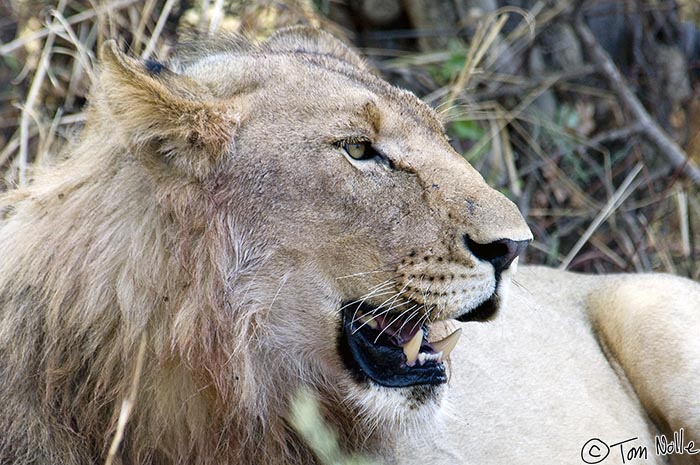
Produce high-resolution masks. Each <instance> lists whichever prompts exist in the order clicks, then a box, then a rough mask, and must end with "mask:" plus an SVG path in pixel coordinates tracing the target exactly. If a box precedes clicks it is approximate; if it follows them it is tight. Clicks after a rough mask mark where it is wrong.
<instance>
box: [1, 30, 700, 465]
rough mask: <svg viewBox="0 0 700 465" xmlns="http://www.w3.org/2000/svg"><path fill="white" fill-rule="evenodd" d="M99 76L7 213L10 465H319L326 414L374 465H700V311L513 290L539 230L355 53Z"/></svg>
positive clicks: (319, 41) (627, 285)
mask: <svg viewBox="0 0 700 465" xmlns="http://www.w3.org/2000/svg"><path fill="white" fill-rule="evenodd" d="M101 61H102V65H101V70H100V73H99V79H97V81H96V83H95V84H94V88H93V89H92V91H91V98H90V102H91V103H90V106H89V109H88V113H87V123H86V125H85V127H84V129H83V130H82V132H81V134H80V135H79V136H78V137H77V139H76V141H75V142H74V143H72V145H71V146H70V147H69V148H68V150H67V152H66V153H67V155H66V157H65V159H64V160H63V161H61V162H59V163H57V165H56V166H54V167H52V168H50V169H47V170H45V171H44V172H42V173H37V174H36V177H35V181H34V182H33V183H32V184H30V185H28V186H25V187H21V188H18V189H16V190H13V191H10V192H7V193H5V194H3V195H2V197H0V250H1V251H2V252H1V253H2V260H0V463H2V464H4V465H28V464H40V465H48V464H63V465H87V464H95V463H104V462H105V460H107V459H108V457H111V458H110V460H113V463H121V464H123V465H136V464H245V465H256V464H267V465H290V464H313V463H320V460H319V458H318V457H316V455H315V454H314V452H313V451H312V449H311V448H310V446H309V445H307V443H306V442H305V441H304V440H303V439H302V438H301V437H300V435H299V433H298V432H297V431H296V430H295V429H294V428H293V427H292V426H291V425H292V423H291V419H290V403H291V402H292V400H293V398H294V396H295V393H296V392H299V391H302V390H305V391H310V392H312V393H313V395H314V397H315V398H317V399H318V402H319V405H320V411H321V412H322V415H323V418H324V421H325V422H326V423H327V424H328V426H329V427H330V428H332V430H333V431H335V432H336V434H337V437H338V442H339V446H340V448H341V449H342V452H343V453H344V454H348V456H353V457H365V458H366V459H368V460H372V461H374V462H375V463H382V464H418V463H420V464H438V465H439V464H504V463H508V464H532V463H560V464H569V463H570V464H574V463H576V464H579V463H600V462H601V460H603V459H605V463H606V464H611V463H665V461H666V460H671V461H673V462H674V463H697V460H698V456H697V455H693V454H692V453H693V452H696V449H697V448H698V446H696V445H693V444H694V443H692V442H691V441H698V440H699V439H700V395H698V393H699V391H698V389H699V388H698V386H700V338H698V335H699V334H700V286H699V285H698V284H696V283H694V282H692V281H690V280H687V279H683V278H679V277H673V276H667V275H659V274H648V275H617V276H584V275H578V274H573V273H569V272H563V271H556V270H552V269H547V268H541V267H527V266H521V267H520V270H519V272H518V273H517V274H515V271H516V266H517V262H518V257H519V256H520V255H521V253H522V252H523V250H524V248H525V247H526V246H527V244H528V242H529V241H530V240H531V239H532V235H531V232H530V230H529V228H528V226H527V224H526V222H525V221H524V219H523V217H522V216H521V214H520V213H519V212H518V210H517V208H516V207H515V205H514V204H513V203H512V202H511V201H510V200H508V199H507V198H506V197H505V196H503V195H502V194H500V193H499V192H497V191H496V190H494V189H492V188H491V187H489V186H488V185H487V184H486V183H485V181H484V180H483V178H482V177H481V176H480V175H479V174H478V173H477V172H476V171H475V170H474V169H473V168H472V167H471V166H470V165H469V164H468V163H467V162H466V161H465V160H464V159H463V158H462V157H461V156H460V155H458V154H457V153H456V152H455V151H454V150H453V149H452V148H451V146H450V144H449V142H448V140H447V138H446V136H445V131H444V128H443V125H442V123H441V122H440V120H439V118H438V117H437V115H436V113H435V112H434V111H433V110H431V109H430V108H429V107H428V106H427V105H426V104H424V103H422V102H421V101H420V100H419V99H418V98H417V97H415V96H414V95H413V94H411V93H410V92H408V91H404V90H400V89H398V88H395V87H392V86H391V85H389V84H388V83H386V82H385V81H383V80H382V79H381V78H379V77H378V76H376V75H375V74H374V73H373V72H372V70H371V69H370V68H369V66H368V65H367V64H366V63H365V62H364V61H363V60H362V59H361V58H360V57H359V56H358V55H357V54H356V53H355V52H353V51H352V50H350V49H349V48H348V47H347V46H345V45H344V44H343V43H342V42H341V41H339V40H337V39H335V38H334V37H332V36H330V35H329V34H327V33H324V32H322V31H319V30H316V29H311V28H305V27H295V28H290V29H285V30H282V31H279V32H277V33H276V34H274V35H273V36H271V37H270V38H269V39H267V40H265V41H263V42H261V43H258V44H253V43H249V42H246V41H244V40H242V39H240V38H237V37H223V38H218V39H216V38H213V39H202V40H201V41H199V42H196V43H194V44H193V45H190V46H186V47H184V48H183V50H182V51H181V52H180V54H179V57H178V59H177V60H173V61H172V62H169V63H161V62H156V61H141V60H138V59H135V58H131V57H129V56H128V55H126V54H124V53H122V52H121V51H120V50H119V49H118V47H117V46H116V44H115V42H113V41H110V42H107V43H106V44H105V45H104V47H103V48H102V50H101ZM460 338H461V339H460ZM129 399H130V400H131V401H133V402H132V403H131V404H129V405H130V407H131V408H130V409H126V410H125V408H124V405H126V404H125V400H129ZM125 412H126V413H127V414H125ZM120 425H121V426H120ZM120 428H121V429H120ZM117 433H119V434H120V435H121V436H119V437H120V440H119V441H117V440H116V439H115V435H117ZM674 433H676V435H675V436H674ZM659 440H661V441H660V442H659ZM674 440H675V442H673V441H674ZM655 441H657V442H659V444H660V445H662V446H663V445H669V448H668V451H667V450H665V449H664V450H663V451H661V452H664V453H665V455H664V454H662V453H660V452H659V451H655V450H654V446H655ZM663 441H668V442H663ZM674 444H675V446H678V447H675V448H674V447H673V446H674ZM112 445H114V446H115V447H114V449H113V450H112V452H110V446H112ZM630 451H632V452H633V453H634V454H637V455H634V456H631V455H629V454H630ZM666 452H668V453H666ZM643 453H644V454H643ZM110 454H112V455H110ZM625 454H627V455H625ZM601 457H602V458H601ZM635 457H637V458H636V459H635ZM582 461H583V462H582ZM596 461H597V462H596Z"/></svg>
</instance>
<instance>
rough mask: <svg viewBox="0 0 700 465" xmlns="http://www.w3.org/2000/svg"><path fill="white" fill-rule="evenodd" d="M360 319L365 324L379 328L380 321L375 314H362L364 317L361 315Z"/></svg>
mask: <svg viewBox="0 0 700 465" xmlns="http://www.w3.org/2000/svg"><path fill="white" fill-rule="evenodd" d="M360 321H361V322H362V324H365V325H367V326H369V327H370V328H372V329H377V328H379V323H377V321H376V320H375V319H374V317H373V316H369V315H362V317H360Z"/></svg>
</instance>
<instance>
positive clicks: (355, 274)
mask: <svg viewBox="0 0 700 465" xmlns="http://www.w3.org/2000/svg"><path fill="white" fill-rule="evenodd" d="M390 271H393V269H392V268H386V269H384V270H374V271H362V272H359V273H353V274H347V275H345V276H338V277H337V278H335V279H347V278H356V277H357V276H366V275H369V274H378V273H388V272H390ZM392 279H393V278H392Z"/></svg>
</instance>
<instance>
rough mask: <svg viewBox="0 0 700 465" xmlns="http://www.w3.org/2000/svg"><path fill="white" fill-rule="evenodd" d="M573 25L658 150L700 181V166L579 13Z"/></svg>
mask: <svg viewBox="0 0 700 465" xmlns="http://www.w3.org/2000/svg"><path fill="white" fill-rule="evenodd" d="M574 25H575V28H576V32H577V33H578V36H579V38H580V39H581V41H582V42H583V44H584V46H585V47H586V49H587V50H588V51H589V53H590V56H591V58H592V59H593V61H594V62H595V63H596V64H597V65H598V66H599V67H600V70H601V72H602V74H603V76H604V77H605V78H606V79H607V80H608V83H609V84H610V87H611V88H612V89H613V91H614V92H615V93H616V94H617V96H618V98H619V99H620V100H621V101H622V102H623V103H624V105H625V106H626V107H627V109H628V110H629V111H630V112H631V113H632V116H633V117H634V119H636V120H637V122H638V123H639V124H641V125H642V127H643V133H644V134H645V135H646V136H647V137H648V138H649V140H650V141H651V142H652V143H653V144H654V145H656V147H657V148H658V149H659V151H660V152H661V153H663V154H664V156H665V157H666V158H667V159H668V160H669V161H670V162H671V164H672V165H673V167H674V168H678V169H682V171H683V174H685V175H686V176H687V177H688V178H690V179H691V180H692V181H693V182H695V183H696V184H700V168H698V166H697V165H696V164H695V163H694V162H693V161H692V160H689V159H688V157H687V156H686V154H685V152H684V151H683V149H681V148H680V147H679V146H678V144H676V143H675V142H674V141H673V140H672V139H671V138H670V137H669V136H668V135H666V133H665V132H664V131H663V129H661V127H659V125H658V124H657V123H656V121H654V119H653V118H652V117H651V116H649V113H648V112H647V111H646V109H645V108H644V106H643V105H642V103H641V102H640V101H639V99H637V97H636V96H635V95H634V93H633V92H632V91H631V90H630V88H629V86H628V85H627V84H626V83H625V79H624V77H623V76H622V74H621V73H620V71H619V70H618V69H617V66H615V63H613V61H612V59H611V58H610V56H609V55H608V53H607V52H606V51H605V50H604V49H603V47H602V46H601V45H600V43H598V40H597V39H596V38H595V36H594V35H593V33H592V32H591V30H590V29H589V28H588V26H587V25H586V24H585V23H584V21H583V18H582V17H581V16H580V15H578V16H577V18H576V20H575V21H574Z"/></svg>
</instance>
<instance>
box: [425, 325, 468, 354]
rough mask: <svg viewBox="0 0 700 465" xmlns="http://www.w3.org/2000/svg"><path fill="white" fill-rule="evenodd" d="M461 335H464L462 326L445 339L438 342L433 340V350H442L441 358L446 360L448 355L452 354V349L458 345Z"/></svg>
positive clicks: (438, 351)
mask: <svg viewBox="0 0 700 465" xmlns="http://www.w3.org/2000/svg"><path fill="white" fill-rule="evenodd" d="M461 335H462V328H459V329H458V330H456V331H455V332H454V333H452V334H450V335H449V336H447V337H446V338H445V339H443V340H441V341H437V342H431V343H430V345H432V346H433V350H435V352H437V353H440V352H442V354H441V357H440V358H441V359H442V360H446V359H447V357H449V356H450V352H452V349H454V348H455V346H456V345H457V342H458V341H459V337H460V336H461Z"/></svg>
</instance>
